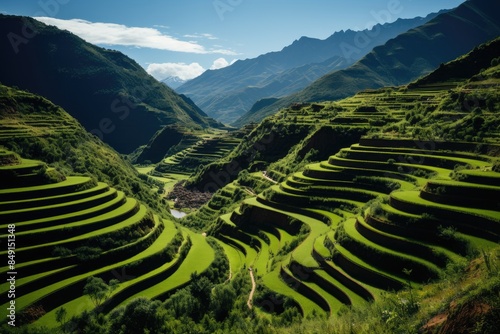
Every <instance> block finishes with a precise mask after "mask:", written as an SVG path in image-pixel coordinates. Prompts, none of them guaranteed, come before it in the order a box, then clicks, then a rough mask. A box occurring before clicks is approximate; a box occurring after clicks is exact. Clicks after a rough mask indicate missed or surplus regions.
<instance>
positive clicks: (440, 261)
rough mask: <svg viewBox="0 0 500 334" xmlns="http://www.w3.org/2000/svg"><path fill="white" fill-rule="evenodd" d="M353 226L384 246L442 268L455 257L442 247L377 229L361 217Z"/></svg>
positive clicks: (363, 234) (366, 236)
mask: <svg viewBox="0 0 500 334" xmlns="http://www.w3.org/2000/svg"><path fill="white" fill-rule="evenodd" d="M355 228H356V231H358V232H359V234H361V235H362V236H363V237H365V238H367V239H369V240H371V241H372V242H374V243H377V244H379V245H384V246H385V247H386V248H388V249H392V250H394V251H396V252H399V253H405V254H408V255H412V256H415V257H418V258H421V259H424V260H426V261H428V262H431V263H433V264H435V265H437V266H439V267H442V268H444V267H445V266H446V264H447V262H448V261H449V260H450V258H454V259H457V257H456V256H454V254H453V253H451V252H449V251H446V250H444V249H443V248H442V247H436V246H430V245H428V244H425V243H422V242H418V241H415V240H412V239H409V238H404V237H401V236H399V235H393V234H390V233H386V232H382V231H379V230H377V229H375V228H374V227H373V226H371V225H369V224H368V223H366V222H365V220H364V219H363V218H361V217H358V218H357V219H356V223H355Z"/></svg>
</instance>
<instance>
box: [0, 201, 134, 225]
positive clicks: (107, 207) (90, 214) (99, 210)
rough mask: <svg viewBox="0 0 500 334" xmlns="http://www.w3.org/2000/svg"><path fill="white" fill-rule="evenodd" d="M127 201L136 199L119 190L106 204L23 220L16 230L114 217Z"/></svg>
mask: <svg viewBox="0 0 500 334" xmlns="http://www.w3.org/2000/svg"><path fill="white" fill-rule="evenodd" d="M127 201H134V200H129V199H127V197H126V196H125V194H124V193H123V192H118V195H117V197H116V198H114V199H112V200H111V201H108V202H106V203H104V204H101V205H98V206H96V207H93V208H89V209H85V210H81V211H76V212H72V213H68V214H63V215H57V216H52V217H47V218H42V219H35V220H27V221H23V222H19V223H16V231H17V230H18V228H19V232H23V231H28V230H31V229H32V230H35V229H41V228H47V227H55V226H57V225H62V224H70V223H77V222H79V221H82V220H87V219H93V218H96V217H97V218H99V216H101V215H104V217H103V218H106V217H107V218H109V219H112V218H113V217H112V215H113V213H112V212H113V211H114V210H116V209H118V208H120V207H122V206H124V205H125V204H126V203H127ZM7 225H8V224H2V225H0V228H4V227H5V228H7Z"/></svg>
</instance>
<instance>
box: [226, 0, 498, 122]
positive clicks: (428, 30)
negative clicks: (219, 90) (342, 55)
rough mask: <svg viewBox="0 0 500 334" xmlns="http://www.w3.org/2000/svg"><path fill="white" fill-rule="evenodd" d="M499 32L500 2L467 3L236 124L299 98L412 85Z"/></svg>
mask: <svg viewBox="0 0 500 334" xmlns="http://www.w3.org/2000/svg"><path fill="white" fill-rule="evenodd" d="M498 35H500V3H499V2H498V1H488V0H470V1H467V2H465V3H463V4H462V5H460V6H459V7H457V8H456V9H454V10H452V11H450V12H447V13H444V14H441V15H439V16H438V17H436V18H435V19H433V20H431V21H430V22H428V23H426V24H424V25H422V26H421V27H418V28H416V29H412V30H410V31H408V32H406V33H404V34H401V35H399V36H398V37H396V38H394V39H392V40H389V41H388V42H387V43H386V44H385V45H383V46H379V47H376V48H374V49H373V51H372V52H370V53H369V54H368V55H366V56H365V57H364V58H363V59H361V60H360V61H358V62H357V63H356V64H354V65H352V66H351V67H349V68H347V69H345V70H340V71H337V72H333V73H331V74H328V75H326V76H324V77H322V78H320V79H318V80H317V81H315V82H314V83H313V84H311V85H310V86H308V87H307V88H306V89H304V90H302V91H301V92H298V93H296V94H292V95H290V96H287V97H286V98H283V99H281V100H279V101H278V102H276V103H274V104H273V105H271V106H267V107H265V108H263V109H262V110H260V111H256V110H253V113H252V114H248V115H244V116H243V117H242V118H240V119H239V120H238V121H237V122H235V125H242V124H245V123H248V122H257V121H259V120H261V119H263V118H264V117H266V116H268V115H271V114H273V113H275V112H276V111H277V110H278V109H279V108H282V107H285V106H287V105H290V104H291V103H293V102H296V101H325V100H337V99H340V98H343V97H346V96H349V95H352V94H354V93H356V92H358V91H360V90H363V89H367V88H378V87H383V86H391V85H401V84H405V83H408V82H410V81H412V80H414V79H416V78H418V77H420V76H422V75H425V74H427V73H429V72H430V71H432V70H434V69H435V68H437V67H438V66H439V64H441V63H443V62H447V61H450V60H452V59H454V58H456V57H458V56H459V55H461V54H464V53H466V52H468V51H469V50H471V49H472V48H473V47H475V46H476V45H478V44H481V43H484V42H486V41H488V40H491V39H493V38H495V37H497V36H498Z"/></svg>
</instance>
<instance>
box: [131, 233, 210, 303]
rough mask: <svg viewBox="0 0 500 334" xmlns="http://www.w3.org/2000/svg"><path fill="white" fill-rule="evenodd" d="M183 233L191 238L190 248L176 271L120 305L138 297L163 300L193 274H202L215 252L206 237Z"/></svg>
mask: <svg viewBox="0 0 500 334" xmlns="http://www.w3.org/2000/svg"><path fill="white" fill-rule="evenodd" d="M184 231H185V233H186V234H187V236H189V238H191V240H192V246H191V248H190V249H189V252H188V253H187V255H186V258H185V259H184V260H183V261H182V263H181V264H180V266H179V267H178V268H177V270H175V272H174V273H172V274H171V275H170V276H168V277H167V278H165V279H164V280H163V281H161V282H159V283H157V284H155V285H153V286H150V287H149V288H147V289H144V290H141V291H140V292H139V293H138V294H136V295H133V296H131V297H130V298H128V299H127V300H125V301H124V302H123V303H122V304H125V303H127V302H128V301H130V300H132V299H134V298H136V297H139V296H141V297H146V298H151V299H161V300H164V299H165V297H166V296H167V295H168V293H169V292H171V291H172V290H175V289H178V288H181V287H183V286H184V285H185V284H186V283H188V282H189V281H190V279H191V275H192V274H193V273H194V272H197V273H199V274H200V273H203V272H204V271H205V270H206V269H207V268H208V267H209V266H210V264H211V263H212V262H213V261H214V259H215V252H214V250H213V249H212V247H211V246H210V245H209V244H208V242H207V241H206V237H204V236H203V235H201V234H197V233H194V232H191V231H189V230H184Z"/></svg>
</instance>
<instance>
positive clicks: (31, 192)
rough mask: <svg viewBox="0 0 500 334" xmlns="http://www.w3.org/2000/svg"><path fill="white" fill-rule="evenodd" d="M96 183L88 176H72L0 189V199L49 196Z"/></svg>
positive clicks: (85, 187)
mask: <svg viewBox="0 0 500 334" xmlns="http://www.w3.org/2000/svg"><path fill="white" fill-rule="evenodd" d="M95 185H96V183H95V181H93V180H92V179H91V178H90V177H87V176H72V177H68V178H66V180H64V181H61V182H58V183H51V184H44V185H38V186H32V187H19V188H9V189H0V201H2V202H4V201H16V200H23V199H31V198H38V197H50V196H58V195H64V194H67V193H71V192H77V191H81V190H84V189H87V188H90V187H94V186H95Z"/></svg>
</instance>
